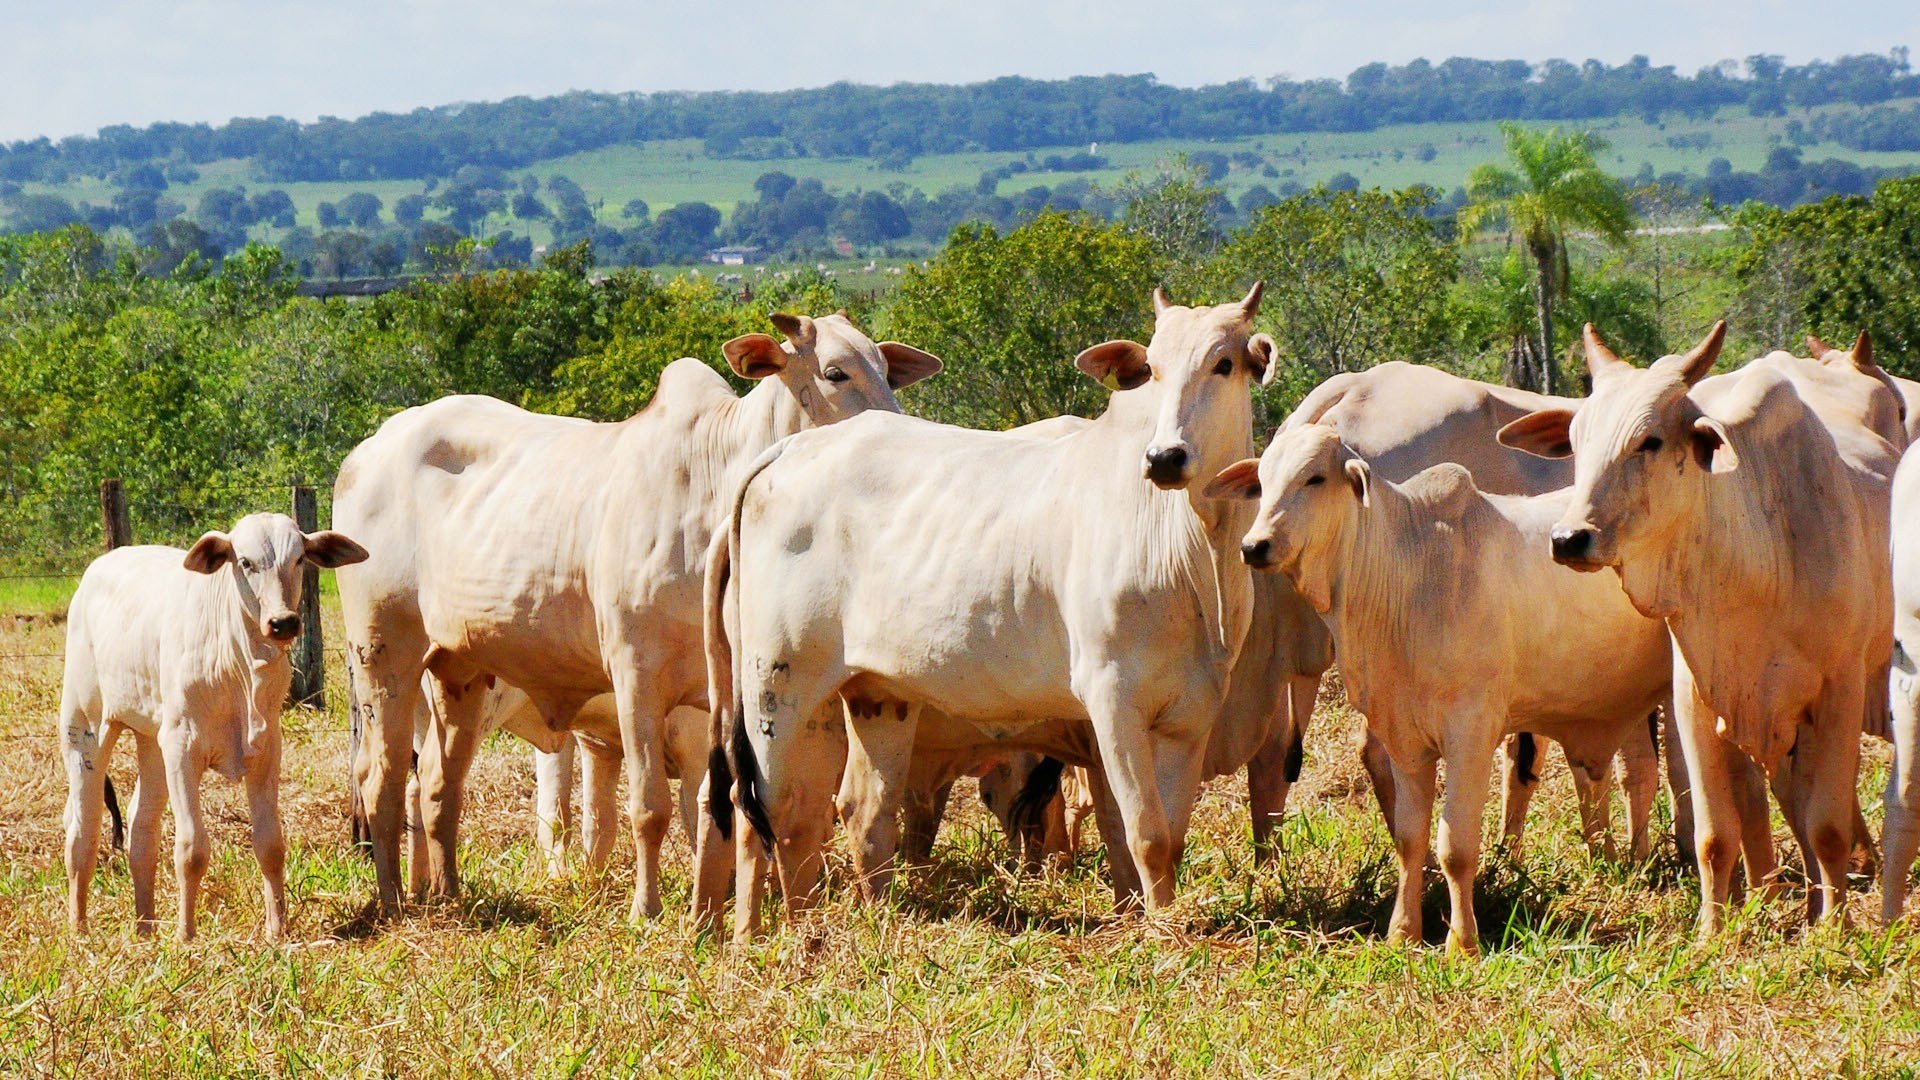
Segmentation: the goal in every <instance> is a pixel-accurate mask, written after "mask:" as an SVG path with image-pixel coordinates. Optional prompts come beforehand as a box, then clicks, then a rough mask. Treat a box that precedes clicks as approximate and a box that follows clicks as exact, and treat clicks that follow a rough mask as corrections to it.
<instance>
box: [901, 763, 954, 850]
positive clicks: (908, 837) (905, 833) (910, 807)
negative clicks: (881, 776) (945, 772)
mask: <svg viewBox="0 0 1920 1080" xmlns="http://www.w3.org/2000/svg"><path fill="white" fill-rule="evenodd" d="M952 796H953V781H951V780H949V781H947V782H946V783H944V784H934V785H931V786H927V787H923V786H921V785H920V784H919V783H918V782H916V781H913V780H911V779H910V780H909V781H908V783H907V790H906V793H905V796H904V809H903V810H902V812H901V815H900V819H901V820H900V859H901V861H902V862H904V863H906V864H907V865H908V866H925V865H927V864H928V863H931V862H932V861H933V842H934V840H935V839H937V838H938V837H939V835H940V822H941V821H942V820H943V819H944V818H945V817H946V816H947V800H948V799H949V798H951V797H952Z"/></svg>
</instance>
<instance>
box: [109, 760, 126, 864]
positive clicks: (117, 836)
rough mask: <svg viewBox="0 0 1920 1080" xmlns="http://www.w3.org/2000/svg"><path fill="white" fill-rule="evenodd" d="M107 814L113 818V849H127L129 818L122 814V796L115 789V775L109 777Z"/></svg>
mask: <svg viewBox="0 0 1920 1080" xmlns="http://www.w3.org/2000/svg"><path fill="white" fill-rule="evenodd" d="M107 816H108V817H110V818H112V819H113V850H115V851H125V850H127V819H126V818H124V817H121V816H120V796H119V795H118V794H117V793H115V792H114V790H113V777H111V776H109V777H107Z"/></svg>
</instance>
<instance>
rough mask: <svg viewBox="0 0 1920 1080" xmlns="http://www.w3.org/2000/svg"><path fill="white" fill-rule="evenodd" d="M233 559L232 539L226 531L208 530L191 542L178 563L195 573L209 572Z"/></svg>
mask: <svg viewBox="0 0 1920 1080" xmlns="http://www.w3.org/2000/svg"><path fill="white" fill-rule="evenodd" d="M232 561H233V541H231V540H229V539H227V534H226V533H220V532H210V533H208V534H206V535H205V536H202V537H201V538H200V539H198V540H195V541H194V542H193V546H192V547H190V548H188V549H187V557H186V558H185V559H182V560H181V562H180V565H182V566H184V567H186V568H187V569H189V570H191V571H193V572H194V573H196V574H211V573H213V572H214V571H215V570H218V569H220V568H221V567H223V566H225V565H227V564H228V563H230V562H232Z"/></svg>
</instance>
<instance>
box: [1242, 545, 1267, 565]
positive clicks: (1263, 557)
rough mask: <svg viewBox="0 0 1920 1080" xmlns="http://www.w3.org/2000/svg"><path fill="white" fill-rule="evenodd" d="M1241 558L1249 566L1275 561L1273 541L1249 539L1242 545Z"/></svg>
mask: <svg viewBox="0 0 1920 1080" xmlns="http://www.w3.org/2000/svg"><path fill="white" fill-rule="evenodd" d="M1240 558H1242V559H1244V560H1246V564H1247V565H1248V566H1267V565H1269V564H1271V563H1272V562H1273V541H1271V540H1247V541H1244V542H1242V543H1241V545H1240Z"/></svg>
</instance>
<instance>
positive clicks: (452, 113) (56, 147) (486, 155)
mask: <svg viewBox="0 0 1920 1080" xmlns="http://www.w3.org/2000/svg"><path fill="white" fill-rule="evenodd" d="M1915 94H1920V76H1916V75H1915V74H1914V73H1913V72H1912V71H1911V69H1910V66H1909V63H1908V57H1907V52H1906V50H1905V49H1904V48H1896V49H1893V50H1891V51H1890V52H1888V53H1887V54H1886V55H1878V54H1866V55H1860V56H1845V57H1841V58H1839V59H1837V60H1833V61H1820V60H1816V61H1813V62H1811V63H1808V64H1802V65H1789V64H1786V63H1785V62H1783V61H1782V60H1781V58H1780V57H1777V56H1752V57H1748V58H1747V59H1746V61H1745V62H1744V63H1740V64H1735V63H1732V62H1726V63H1722V64H1718V65H1714V66H1712V67H1708V68H1703V69H1701V70H1700V71H1699V72H1697V73H1695V74H1693V75H1690V76H1689V75H1683V74H1680V73H1679V72H1677V71H1676V70H1675V69H1674V68H1673V67H1671V66H1663V67H1656V66H1654V65H1653V64H1651V63H1650V62H1649V61H1648V60H1647V58H1646V57H1644V56H1637V57H1634V58H1633V59H1631V60H1629V61H1627V62H1626V63H1624V64H1620V65H1608V64H1605V63H1602V62H1600V61H1597V60H1588V61H1586V62H1584V63H1581V64H1574V63H1571V62H1568V61H1565V60H1548V61H1546V62H1544V63H1540V64H1532V63H1528V62H1526V61H1521V60H1472V59H1465V58H1459V57H1456V58H1453V59H1449V60H1445V61H1442V62H1441V63H1438V64H1435V63H1431V62H1429V61H1426V60H1415V61H1413V62H1411V63H1408V64H1404V65H1400V66H1391V65H1387V64H1368V65H1366V66H1365V67H1362V68H1359V69H1357V70H1355V71H1354V72H1353V73H1352V74H1351V75H1349V76H1348V77H1347V78H1346V80H1345V81H1344V82H1343V81H1341V80H1336V79H1313V80H1306V81H1293V80H1287V79H1277V78H1276V79H1271V80H1268V81H1267V82H1265V83H1258V82H1255V81H1253V80H1241V81H1238V82H1231V83H1223V84H1220V85H1215V86H1203V87H1195V88H1184V87H1175V86H1167V85H1165V84H1162V83H1160V82H1159V81H1158V80H1156V79H1155V78H1153V77H1152V76H1150V75H1131V76H1119V75H1111V76H1099V77H1091V76H1089V77H1081V78H1073V79H1063V80H1055V81H1043V80H1035V79H1023V78H1002V79H995V80H993V81H991V82H984V83H974V84H969V85H964V86H950V85H931V84H898V85H894V86H885V87H880V86H859V85H854V84H850V83H837V84H834V85H832V86H828V87H822V88H817V89H809V90H793V91H786V92H780V93H735V92H714V93H679V92H671V93H655V94H640V93H625V94H604V93H571V94H565V95H561V96H558V97H547V98H528V97H518V98H511V99H508V100H506V101H501V102H491V103H481V104H462V105H448V106H441V107H439V108H431V109H416V110H414V111H413V112H410V113H404V114H396V113H375V114H373V115H370V116H366V117H361V118H359V119H355V120H342V119H337V118H332V117H326V118H322V119H321V120H319V121H317V122H314V123H310V124H302V123H298V122H296V121H292V120H287V119H283V118H279V117H269V118H265V119H240V120H233V121H230V122H228V123H226V124H222V125H219V126H217V127H216V126H213V125H210V124H181V123H163V124H154V125H151V126H148V127H144V128H135V127H131V126H128V125H115V126H112V127H107V128H102V129H101V130H100V132H99V133H98V134H97V135H95V136H92V137H81V136H75V137H71V138H66V139H61V140H58V141H55V140H52V139H46V138H40V139H32V140H25V141H20V142H14V143H11V144H9V145H6V146H4V147H0V180H13V181H29V180H34V181H43V182H47V183H62V182H64V181H65V180H67V179H68V178H71V177H73V176H78V175H86V176H96V177H106V176H112V175H114V174H116V173H119V172H121V171H123V170H126V169H129V168H133V167H138V166H141V165H147V164H153V165H155V167H158V168H172V169H191V168H192V167H193V166H194V165H196V164H200V163H205V162H210V161H216V160H220V159H226V158H244V159H248V160H250V161H251V162H252V163H253V164H254V166H255V168H256V169H257V170H258V172H259V174H260V175H261V176H263V177H265V178H266V179H268V180H269V181H282V182H284V181H297V180H369V179H397V178H405V179H426V178H428V177H447V176H451V175H453V173H455V172H456V171H457V170H458V169H460V168H461V167H462V166H467V165H482V166H490V167H494V168H501V169H512V168H519V167H522V166H525V165H529V164H531V163H533V162H536V161H542V160H546V159H549V158H553V157H558V156H561V155H564V154H573V153H579V152H581V151H585V150H592V149H596V148H599V147H604V146H611V145H617V144H625V143H635V142H646V141H650V140H657V139H680V138H693V139H700V140H702V143H703V145H704V147H705V148H706V152H707V153H709V154H712V155H715V156H718V157H730V158H753V159H777V158H798V157H866V158H873V159H876V160H878V161H880V162H881V163H882V164H883V165H886V164H893V165H904V164H906V163H907V162H909V161H911V160H912V158H914V157H915V156H918V155H921V154H936V153H950V152H956V151H977V150H990V151H1022V150H1027V149H1036V148H1041V147H1057V146H1073V145H1085V144H1089V143H1093V142H1132V141H1138V140H1144V139H1170V138H1175V139H1218V138H1227V137H1233V136H1241V135H1251V134H1262V133H1270V132H1313V131H1366V130H1371V129H1373V128H1377V127H1380V126H1383V125H1387V124H1409V123H1423V122H1429V121H1470V120H1500V119H1513V120H1553V119H1562V120H1579V119H1589V118H1594V117H1601V116H1615V115H1643V116H1648V117H1657V116H1658V115H1659V114H1661V113H1666V112H1679V113H1683V114H1687V115H1696V116H1697V115H1704V114H1706V113H1709V112H1711V111H1713V110H1715V109H1719V108H1723V107H1727V106H1744V107H1746V108H1747V109H1749V110H1751V111H1752V112H1754V113H1756V114H1761V115H1778V114H1782V113H1784V112H1785V110H1786V109H1788V108H1789V107H1803V106H1815V105H1824V104H1829V103H1834V102H1849V103H1853V104H1857V105H1873V104H1880V103H1883V102H1886V101H1889V100H1891V99H1894V98H1899V97H1907V96H1912V95H1915Z"/></svg>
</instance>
